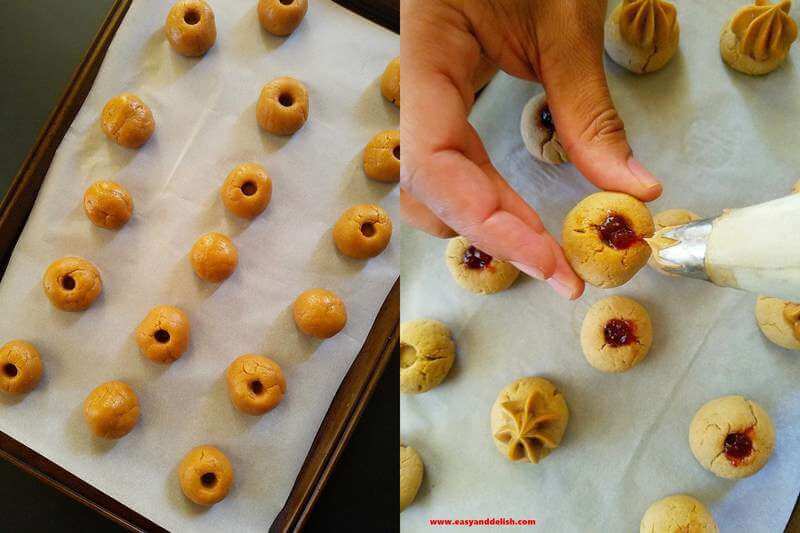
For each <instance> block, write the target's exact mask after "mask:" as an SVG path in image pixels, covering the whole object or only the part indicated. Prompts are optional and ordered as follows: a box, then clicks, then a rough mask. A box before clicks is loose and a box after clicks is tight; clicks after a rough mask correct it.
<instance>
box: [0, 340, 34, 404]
mask: <svg viewBox="0 0 800 533" xmlns="http://www.w3.org/2000/svg"><path fill="white" fill-rule="evenodd" d="M0 367H2V371H1V372H0V390H2V391H4V392H7V393H9V394H24V393H26V392H30V391H31V390H33V389H34V388H36V385H38V384H39V380H40V379H41V378H42V360H41V358H40V357H39V351H38V350H37V349H36V347H34V345H33V344H31V343H29V342H25V341H21V340H13V341H10V342H7V343H6V344H4V345H3V347H2V348H0Z"/></svg>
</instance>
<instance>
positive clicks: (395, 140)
mask: <svg viewBox="0 0 800 533" xmlns="http://www.w3.org/2000/svg"><path fill="white" fill-rule="evenodd" d="M364 173H365V174H366V175H367V176H368V177H370V178H372V179H374V180H377V181H386V182H398V181H400V131H399V130H384V131H379V132H378V133H376V134H375V136H374V137H373V138H372V139H371V140H370V141H369V143H368V144H367V146H366V148H364Z"/></svg>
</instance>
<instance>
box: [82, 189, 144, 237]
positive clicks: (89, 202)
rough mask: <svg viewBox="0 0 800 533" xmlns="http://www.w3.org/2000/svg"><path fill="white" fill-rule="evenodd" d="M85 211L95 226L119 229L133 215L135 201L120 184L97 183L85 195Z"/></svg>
mask: <svg viewBox="0 0 800 533" xmlns="http://www.w3.org/2000/svg"><path fill="white" fill-rule="evenodd" d="M83 210H84V211H85V212H86V216H87V217H89V220H91V221H92V224H94V225H95V226H99V227H101V228H106V229H119V228H121V227H122V226H124V225H125V223H126V222H128V220H130V218H131V215H132V214H133V199H132V198H131V195H130V193H129V192H128V190H127V189H126V188H125V187H123V186H122V185H120V184H119V183H114V182H113V181H96V182H94V183H92V184H91V185H89V188H87V189H86V192H85V193H83Z"/></svg>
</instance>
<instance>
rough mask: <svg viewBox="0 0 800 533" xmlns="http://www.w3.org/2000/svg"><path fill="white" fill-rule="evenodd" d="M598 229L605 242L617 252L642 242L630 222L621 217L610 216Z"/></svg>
mask: <svg viewBox="0 0 800 533" xmlns="http://www.w3.org/2000/svg"><path fill="white" fill-rule="evenodd" d="M598 229H599V230H600V238H601V239H602V240H603V242H604V243H606V244H607V245H608V246H610V247H612V248H614V249H616V250H625V249H627V248H630V247H631V246H633V245H634V244H636V243H637V242H639V240H640V239H639V237H638V236H637V235H636V232H635V231H633V228H631V227H630V226H629V225H628V221H627V220H625V219H624V218H623V217H621V216H619V215H614V214H609V215H608V217H607V218H606V220H605V222H603V223H602V224H600V226H599V227H598Z"/></svg>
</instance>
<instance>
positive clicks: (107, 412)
mask: <svg viewBox="0 0 800 533" xmlns="http://www.w3.org/2000/svg"><path fill="white" fill-rule="evenodd" d="M83 417H84V418H85V419H86V423H87V424H89V429H91V430H92V433H94V434H95V435H96V436H98V437H102V438H104V439H119V438H121V437H124V436H125V435H127V434H128V433H130V431H131V430H132V429H133V427H134V426H135V425H136V423H137V422H138V421H139V399H138V398H137V397H136V393H135V392H133V389H132V388H130V386H128V384H127V383H123V382H122V381H108V382H106V383H103V384H102V385H99V386H98V387H96V388H95V389H94V390H93V391H92V392H90V393H89V396H87V397H86V400H85V401H84V402H83Z"/></svg>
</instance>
